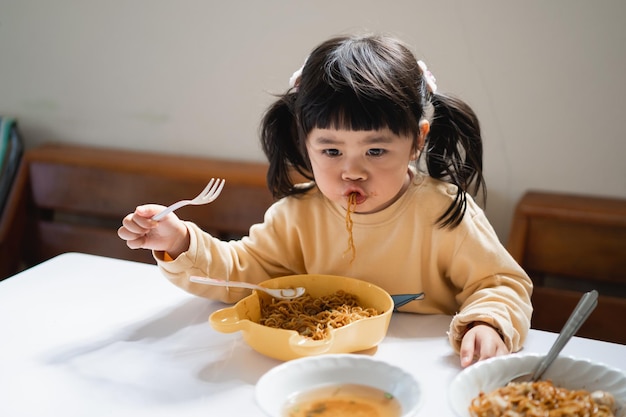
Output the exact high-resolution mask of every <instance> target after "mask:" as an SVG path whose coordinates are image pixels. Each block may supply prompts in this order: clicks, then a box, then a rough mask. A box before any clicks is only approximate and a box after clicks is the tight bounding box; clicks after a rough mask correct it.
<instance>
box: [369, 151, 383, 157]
mask: <svg viewBox="0 0 626 417" xmlns="http://www.w3.org/2000/svg"><path fill="white" fill-rule="evenodd" d="M384 154H385V150H384V149H370V150H368V151H367V155H368V156H382V155H384Z"/></svg>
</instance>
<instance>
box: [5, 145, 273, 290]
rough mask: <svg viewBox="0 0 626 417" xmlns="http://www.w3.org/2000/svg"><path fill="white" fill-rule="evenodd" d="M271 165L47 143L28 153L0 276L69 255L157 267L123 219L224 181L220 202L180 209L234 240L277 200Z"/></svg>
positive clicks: (8, 215) (8, 212)
mask: <svg viewBox="0 0 626 417" xmlns="http://www.w3.org/2000/svg"><path fill="white" fill-rule="evenodd" d="M266 171H267V164H265V163H255V162H245V161H234V160H220V159H211V158H199V157H188V156H177V155H166V154H158V153H149V152H138V151H125V150H116V149H106V148H95V147H88V146H74V145H59V144H46V145H43V146H40V147H37V148H33V149H30V150H28V151H27V152H26V153H25V155H24V158H23V161H22V165H21V167H20V170H19V171H18V174H17V176H16V179H15V184H14V187H13V190H12V193H11V195H10V196H9V199H8V202H7V207H6V209H5V213H4V215H3V216H2V218H1V219H0V220H1V221H0V249H1V250H0V279H2V278H5V277H7V276H9V275H12V274H14V273H16V272H17V271H18V270H19V269H21V268H25V267H30V266H33V265H36V264H37V263H39V262H42V261H44V260H46V259H49V258H51V257H53V256H56V255H59V254H61V253H64V252H84V253H91V254H95V255H103V256H109V257H114V258H120V259H128V260H134V261H141V262H148V263H153V262H154V260H153V259H152V256H151V254H150V252H149V251H145V250H131V249H129V248H128V247H127V246H126V244H125V242H123V241H122V240H121V239H120V238H119V237H118V236H117V229H118V228H119V227H120V226H121V221H122V218H123V217H124V216H125V215H126V214H128V213H130V212H132V211H133V210H134V209H135V207H136V206H137V205H139V204H143V203H160V204H163V205H168V204H171V203H173V202H175V201H177V200H180V199H184V198H189V197H193V196H195V195H197V194H198V193H199V192H200V191H201V190H202V189H203V188H204V187H205V186H206V183H207V182H208V180H209V179H210V178H211V177H217V178H225V179H226V186H225V188H224V190H223V191H222V193H221V195H220V197H219V198H218V199H217V200H216V201H215V202H213V203H211V204H208V205H204V206H187V207H184V208H181V209H179V210H178V211H177V214H178V215H179V216H180V217H181V218H183V219H188V220H191V221H194V222H195V223H197V224H198V225H199V226H200V227H202V228H203V229H204V230H206V231H208V232H210V233H212V234H213V235H214V236H217V237H220V238H223V239H229V238H238V237H240V236H243V235H245V234H247V233H248V230H249V228H250V226H251V225H253V224H254V223H259V222H262V221H263V216H264V213H265V211H266V210H267V208H268V207H269V206H270V205H271V204H272V203H273V198H272V196H271V193H270V192H269V190H268V189H267V186H266V179H265V176H266Z"/></svg>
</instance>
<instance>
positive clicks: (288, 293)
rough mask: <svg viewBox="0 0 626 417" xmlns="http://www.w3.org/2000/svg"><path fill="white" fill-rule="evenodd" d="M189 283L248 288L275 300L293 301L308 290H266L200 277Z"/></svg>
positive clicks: (238, 282)
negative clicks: (261, 292)
mask: <svg viewBox="0 0 626 417" xmlns="http://www.w3.org/2000/svg"><path fill="white" fill-rule="evenodd" d="M189 281H191V282H196V283H198V284H206V285H217V286H219V287H239V288H248V289H251V290H257V291H263V292H266V293H268V294H269V295H271V296H272V297H274V298H278V299H281V300H291V299H293V298H298V297H300V296H302V295H303V294H304V293H305V292H306V289H305V288H304V287H297V288H275V289H273V288H265V287H262V286H260V285H255V284H250V283H248V282H240V281H225V280H223V279H215V278H208V277H198V276H194V275H192V276H190V277H189Z"/></svg>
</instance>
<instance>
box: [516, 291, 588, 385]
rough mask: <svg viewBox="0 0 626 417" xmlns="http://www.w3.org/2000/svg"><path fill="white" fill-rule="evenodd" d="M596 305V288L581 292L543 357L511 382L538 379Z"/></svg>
mask: <svg viewBox="0 0 626 417" xmlns="http://www.w3.org/2000/svg"><path fill="white" fill-rule="evenodd" d="M597 305H598V292H597V291H596V290H592V291H589V292H586V293H585V294H583V296H582V297H581V298H580V301H578V304H577V305H576V307H575V308H574V311H572V314H570V316H569V318H568V319H567V321H566V322H565V325H564V326H563V329H561V332H560V333H559V336H558V337H557V338H556V340H555V341H554V344H553V345H552V347H551V348H550V351H548V354H547V355H546V356H544V357H543V359H541V360H540V361H539V363H538V364H537V366H536V367H535V369H534V370H533V372H527V373H524V374H522V375H518V376H517V377H515V378H513V379H512V380H511V382H534V381H537V380H539V379H540V378H541V377H542V376H543V374H544V372H545V371H546V369H548V367H549V366H550V365H551V364H552V362H554V360H555V359H556V358H557V356H559V353H560V352H561V350H563V348H564V347H565V345H566V344H567V342H569V340H570V339H571V338H572V336H574V335H575V334H576V332H577V331H578V329H580V326H582V325H583V323H584V322H585V320H587V318H588V317H589V315H590V314H591V312H592V311H593V310H594V309H595V308H596V306H597Z"/></svg>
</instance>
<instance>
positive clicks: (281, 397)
mask: <svg viewBox="0 0 626 417" xmlns="http://www.w3.org/2000/svg"><path fill="white" fill-rule="evenodd" d="M255 395H256V401H257V404H258V405H259V407H260V408H261V409H262V410H263V411H264V412H265V413H266V415H268V416H269V417H302V416H309V415H316V416H326V415H329V416H330V415H333V416H335V415H346V416H355V415H358V416H363V417H365V416H378V417H408V416H412V415H414V414H415V413H416V411H417V410H418V409H419V407H420V406H421V404H422V401H423V393H422V389H421V386H420V385H419V383H418V382H417V380H416V379H415V378H414V377H413V376H412V375H411V374H409V373H407V372H406V371H404V370H403V369H401V368H399V367H397V366H394V365H391V364H389V363H387V362H384V361H381V360H378V359H375V358H372V357H370V356H366V355H359V354H330V355H322V356H315V357H308V358H300V359H296V360H293V361H288V362H285V363H283V364H281V365H278V366H276V367H274V368H272V369H270V370H269V371H268V372H267V373H265V374H264V375H263V376H262V377H261V378H260V379H259V381H258V383H257V384H256V388H255Z"/></svg>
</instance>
